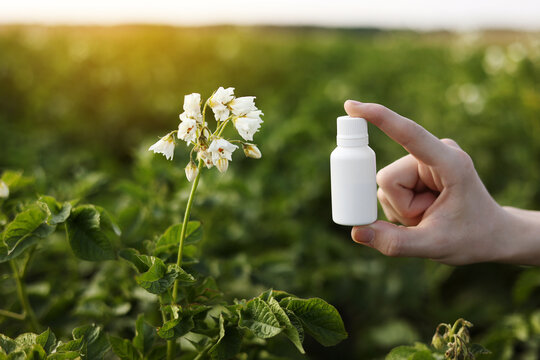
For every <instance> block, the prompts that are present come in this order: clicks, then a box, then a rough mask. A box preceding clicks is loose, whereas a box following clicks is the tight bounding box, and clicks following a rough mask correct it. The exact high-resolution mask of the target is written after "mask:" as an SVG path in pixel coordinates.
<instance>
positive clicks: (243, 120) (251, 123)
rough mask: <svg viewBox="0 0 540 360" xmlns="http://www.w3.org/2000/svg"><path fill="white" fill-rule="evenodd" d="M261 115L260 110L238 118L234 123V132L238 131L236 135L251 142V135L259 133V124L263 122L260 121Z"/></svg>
mask: <svg viewBox="0 0 540 360" xmlns="http://www.w3.org/2000/svg"><path fill="white" fill-rule="evenodd" d="M261 115H262V111H260V110H256V111H251V112H249V113H248V114H247V115H246V116H244V117H240V118H238V119H236V120H235V121H234V126H235V127H236V130H238V133H239V134H240V136H242V137H243V138H244V140H253V135H254V134H255V133H256V132H257V131H259V129H260V127H261V123H262V122H263V121H262V120H261Z"/></svg>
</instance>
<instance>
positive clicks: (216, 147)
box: [208, 139, 238, 166]
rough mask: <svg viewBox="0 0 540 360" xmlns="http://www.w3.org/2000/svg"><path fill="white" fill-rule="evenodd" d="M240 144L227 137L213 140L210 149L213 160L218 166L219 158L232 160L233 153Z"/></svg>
mask: <svg viewBox="0 0 540 360" xmlns="http://www.w3.org/2000/svg"><path fill="white" fill-rule="evenodd" d="M237 148H238V146H236V145H233V144H231V143H230V142H228V141H227V140H225V139H217V140H214V141H212V143H211V144H210V147H209V148H208V151H209V152H210V153H211V154H212V162H213V163H214V165H216V166H217V163H218V160H219V159H227V160H229V161H230V160H232V157H231V155H232V153H233V151H234V150H236V149H237Z"/></svg>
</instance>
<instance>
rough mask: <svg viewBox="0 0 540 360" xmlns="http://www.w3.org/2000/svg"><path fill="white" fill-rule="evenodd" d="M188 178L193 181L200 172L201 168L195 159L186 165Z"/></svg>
mask: <svg viewBox="0 0 540 360" xmlns="http://www.w3.org/2000/svg"><path fill="white" fill-rule="evenodd" d="M185 170H186V178H187V179H188V181H189V182H192V181H193V180H195V178H196V177H197V175H198V174H199V169H198V168H197V165H195V163H194V162H193V161H190V162H189V164H187V166H186V169H185Z"/></svg>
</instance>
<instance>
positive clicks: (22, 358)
mask: <svg viewBox="0 0 540 360" xmlns="http://www.w3.org/2000/svg"><path fill="white" fill-rule="evenodd" d="M7 359H8V360H26V353H25V352H24V351H22V350H18V351H14V352H12V353H11V354H9V355H8V357H7Z"/></svg>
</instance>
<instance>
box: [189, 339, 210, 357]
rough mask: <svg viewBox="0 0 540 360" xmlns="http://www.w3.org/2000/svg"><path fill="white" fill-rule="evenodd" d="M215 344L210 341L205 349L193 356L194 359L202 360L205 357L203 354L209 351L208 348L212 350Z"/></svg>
mask: <svg viewBox="0 0 540 360" xmlns="http://www.w3.org/2000/svg"><path fill="white" fill-rule="evenodd" d="M213 345H214V343H212V342H211V343H210V344H208V345H206V346H205V348H204V349H202V351H201V352H200V353H199V354H198V355H197V356H196V357H195V358H193V360H200V359H202V358H203V356H205V355H206V353H207V352H208V350H210V348H211V347H212V346H213Z"/></svg>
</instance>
